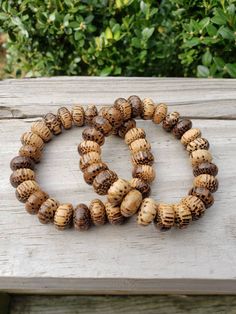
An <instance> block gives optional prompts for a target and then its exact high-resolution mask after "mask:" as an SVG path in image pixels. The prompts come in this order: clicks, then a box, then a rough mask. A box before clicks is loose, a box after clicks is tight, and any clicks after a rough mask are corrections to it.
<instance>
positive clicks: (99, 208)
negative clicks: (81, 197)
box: [89, 199, 107, 226]
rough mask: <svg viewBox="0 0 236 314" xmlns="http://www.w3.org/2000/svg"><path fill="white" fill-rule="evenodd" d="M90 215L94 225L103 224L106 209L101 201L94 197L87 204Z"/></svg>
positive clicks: (105, 218) (105, 217)
mask: <svg viewBox="0 0 236 314" xmlns="http://www.w3.org/2000/svg"><path fill="white" fill-rule="evenodd" d="M89 211H90V216H91V220H92V222H93V224H94V225H95V226H100V225H104V224H105V223H106V220H107V216H106V209H105V205H104V204H103V202H102V201H101V200H99V199H94V200H92V201H91V202H90V205H89Z"/></svg>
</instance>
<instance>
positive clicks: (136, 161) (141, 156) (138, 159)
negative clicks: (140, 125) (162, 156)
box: [131, 150, 154, 166]
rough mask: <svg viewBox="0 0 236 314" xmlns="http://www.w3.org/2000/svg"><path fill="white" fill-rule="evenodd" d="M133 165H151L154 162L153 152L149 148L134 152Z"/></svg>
mask: <svg viewBox="0 0 236 314" xmlns="http://www.w3.org/2000/svg"><path fill="white" fill-rule="evenodd" d="M131 159H132V163H133V165H149V166H151V165H152V164H153V163H154V157H153V154H152V153H151V152H150V151H149V150H145V151H140V152H137V153H134V154H132V158H131Z"/></svg>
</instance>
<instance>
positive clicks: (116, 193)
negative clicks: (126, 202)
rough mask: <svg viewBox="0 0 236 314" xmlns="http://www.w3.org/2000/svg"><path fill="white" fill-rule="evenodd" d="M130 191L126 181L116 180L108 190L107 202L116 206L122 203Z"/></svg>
mask: <svg viewBox="0 0 236 314" xmlns="http://www.w3.org/2000/svg"><path fill="white" fill-rule="evenodd" d="M130 190H131V185H130V183H129V182H128V181H126V180H123V179H118V180H117V181H115V182H114V183H113V184H112V185H111V186H110V188H109V190H108V192H107V200H108V202H109V203H111V204H113V205H118V204H120V203H121V202H122V200H123V198H124V196H125V195H126V194H127V193H128V192H129V191H130Z"/></svg>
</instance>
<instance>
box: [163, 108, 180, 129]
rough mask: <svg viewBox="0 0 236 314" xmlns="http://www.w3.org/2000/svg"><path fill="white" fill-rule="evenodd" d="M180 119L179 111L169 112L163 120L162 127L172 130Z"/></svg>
mask: <svg viewBox="0 0 236 314" xmlns="http://www.w3.org/2000/svg"><path fill="white" fill-rule="evenodd" d="M178 121H179V113H178V112H176V111H174V112H171V113H169V114H168V115H167V116H166V117H165V119H164V120H163V121H162V127H163V129H164V130H165V131H167V132H170V131H171V130H172V129H173V128H174V126H175V125H176V124H177V122H178Z"/></svg>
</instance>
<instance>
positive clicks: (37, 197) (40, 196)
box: [25, 190, 49, 215]
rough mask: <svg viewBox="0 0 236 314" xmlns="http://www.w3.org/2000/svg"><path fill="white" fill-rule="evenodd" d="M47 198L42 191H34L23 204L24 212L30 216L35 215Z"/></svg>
mask: <svg viewBox="0 0 236 314" xmlns="http://www.w3.org/2000/svg"><path fill="white" fill-rule="evenodd" d="M48 197H49V195H48V194H47V193H45V192H43V191H40V190H37V191H35V192H34V193H32V194H31V195H30V197H29V198H28V200H27V201H26V203H25V209H26V211H27V212H28V213H29V214H31V215H34V214H37V212H38V211H39V208H40V206H41V205H42V204H43V202H45V201H46V200H47V199H48Z"/></svg>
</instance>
